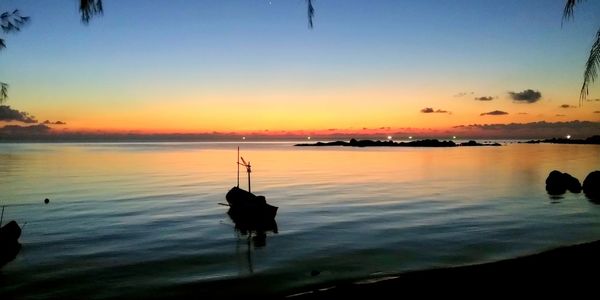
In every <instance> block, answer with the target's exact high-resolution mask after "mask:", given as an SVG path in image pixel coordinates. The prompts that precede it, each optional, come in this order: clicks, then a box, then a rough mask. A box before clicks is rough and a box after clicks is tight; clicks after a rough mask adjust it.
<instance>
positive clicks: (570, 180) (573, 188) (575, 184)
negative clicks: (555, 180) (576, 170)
mask: <svg viewBox="0 0 600 300" xmlns="http://www.w3.org/2000/svg"><path fill="white" fill-rule="evenodd" d="M563 177H564V178H565V181H566V183H567V190H569V192H571V193H581V183H580V182H579V179H577V178H575V177H573V176H571V174H569V173H563Z"/></svg>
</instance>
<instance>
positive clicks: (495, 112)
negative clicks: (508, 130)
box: [480, 110, 508, 116]
mask: <svg viewBox="0 0 600 300" xmlns="http://www.w3.org/2000/svg"><path fill="white" fill-rule="evenodd" d="M501 115H508V113H507V112H505V111H501V110H494V111H490V112H485V113H481V114H480V116H501Z"/></svg>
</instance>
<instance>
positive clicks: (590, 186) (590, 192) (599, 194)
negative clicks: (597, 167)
mask: <svg viewBox="0 0 600 300" xmlns="http://www.w3.org/2000/svg"><path fill="white" fill-rule="evenodd" d="M583 193H585V195H586V196H587V197H588V198H590V199H595V200H600V171H593V172H591V173H590V174H588V176H587V177H585V180H583Z"/></svg>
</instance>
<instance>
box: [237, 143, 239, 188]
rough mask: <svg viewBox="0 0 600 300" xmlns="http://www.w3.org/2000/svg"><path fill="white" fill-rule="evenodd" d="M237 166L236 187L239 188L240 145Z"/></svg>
mask: <svg viewBox="0 0 600 300" xmlns="http://www.w3.org/2000/svg"><path fill="white" fill-rule="evenodd" d="M237 167H238V172H237V187H238V189H239V188H240V147H239V146H238V157H237Z"/></svg>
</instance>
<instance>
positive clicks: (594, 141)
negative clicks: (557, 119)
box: [523, 135, 600, 145]
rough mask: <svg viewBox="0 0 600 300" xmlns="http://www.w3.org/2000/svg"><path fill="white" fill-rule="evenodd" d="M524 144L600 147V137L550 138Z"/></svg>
mask: <svg viewBox="0 0 600 300" xmlns="http://www.w3.org/2000/svg"><path fill="white" fill-rule="evenodd" d="M523 143H525V144H540V143H544V144H573V145H600V135H594V136H591V137H589V138H587V139H570V138H560V139H557V138H551V139H545V140H530V141H527V142H523Z"/></svg>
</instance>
